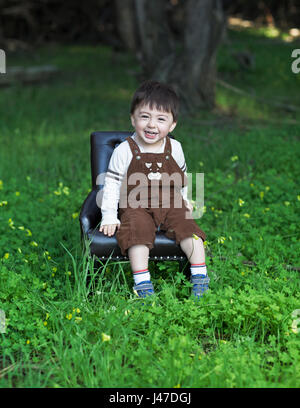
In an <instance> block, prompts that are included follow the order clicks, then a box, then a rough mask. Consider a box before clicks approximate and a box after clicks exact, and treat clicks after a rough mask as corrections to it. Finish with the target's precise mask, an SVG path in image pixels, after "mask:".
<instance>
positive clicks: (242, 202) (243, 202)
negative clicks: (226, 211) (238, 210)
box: [239, 198, 245, 207]
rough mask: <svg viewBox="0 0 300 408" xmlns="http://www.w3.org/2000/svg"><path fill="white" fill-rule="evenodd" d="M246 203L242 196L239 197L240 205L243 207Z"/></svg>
mask: <svg viewBox="0 0 300 408" xmlns="http://www.w3.org/2000/svg"><path fill="white" fill-rule="evenodd" d="M244 204H245V201H244V200H242V199H241V198H239V206H240V207H241V206H242V205H244Z"/></svg>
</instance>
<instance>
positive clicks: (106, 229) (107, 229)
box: [99, 224, 121, 237]
mask: <svg viewBox="0 0 300 408" xmlns="http://www.w3.org/2000/svg"><path fill="white" fill-rule="evenodd" d="M120 225H121V224H109V225H102V226H101V227H100V228H99V231H100V232H102V231H103V234H104V235H108V236H109V237H111V236H112V235H114V233H115V231H116V228H117V229H119V228H120Z"/></svg>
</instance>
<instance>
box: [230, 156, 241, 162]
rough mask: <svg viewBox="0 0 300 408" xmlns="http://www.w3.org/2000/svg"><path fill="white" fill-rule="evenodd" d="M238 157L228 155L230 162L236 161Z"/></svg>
mask: <svg viewBox="0 0 300 408" xmlns="http://www.w3.org/2000/svg"><path fill="white" fill-rule="evenodd" d="M238 159H239V157H238V156H232V157H230V160H231V161H232V162H235V161H237V160H238Z"/></svg>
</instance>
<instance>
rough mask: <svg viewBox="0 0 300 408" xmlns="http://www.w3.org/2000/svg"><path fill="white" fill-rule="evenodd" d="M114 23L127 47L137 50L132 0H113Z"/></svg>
mask: <svg viewBox="0 0 300 408" xmlns="http://www.w3.org/2000/svg"><path fill="white" fill-rule="evenodd" d="M114 6H115V12H116V24H117V29H118V31H119V34H120V37H121V39H122V41H123V43H124V45H125V47H126V48H127V49H129V50H130V51H133V52H135V51H137V34H136V23H135V10H134V0H115V4H114Z"/></svg>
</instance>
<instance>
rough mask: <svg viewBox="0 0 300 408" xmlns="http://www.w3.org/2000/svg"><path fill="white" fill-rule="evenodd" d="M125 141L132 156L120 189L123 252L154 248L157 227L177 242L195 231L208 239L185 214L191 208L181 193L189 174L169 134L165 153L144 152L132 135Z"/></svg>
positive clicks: (118, 237)
mask: <svg viewBox="0 0 300 408" xmlns="http://www.w3.org/2000/svg"><path fill="white" fill-rule="evenodd" d="M126 140H127V141H128V143H129V146H130V148H131V151H132V155H133V157H132V160H131V163H130V165H129V167H128V170H127V174H126V176H125V177H124V181H123V183H122V186H121V191H120V203H119V207H120V210H119V216H120V221H121V225H120V228H119V230H118V231H117V233H116V239H117V241H118V245H119V246H120V248H121V252H122V254H123V255H126V251H127V250H128V248H130V247H131V246H133V245H138V244H139V245H141V244H143V245H146V246H147V247H148V248H149V249H151V248H153V244H154V240H155V232H156V230H157V228H158V227H160V230H161V231H165V235H166V236H167V237H168V238H170V239H174V240H175V241H176V244H179V242H180V241H182V240H183V239H185V238H188V237H192V235H193V234H195V235H197V236H198V237H200V238H202V240H203V241H205V238H206V234H205V233H204V232H203V231H202V230H201V229H200V228H199V227H198V225H197V224H196V222H195V221H194V219H192V218H187V217H186V214H187V212H188V209H187V207H186V205H185V203H184V200H183V198H182V195H181V193H180V190H181V188H182V187H183V186H184V185H186V177H185V174H184V172H183V171H182V170H181V169H180V167H179V166H178V164H177V163H176V161H175V160H174V158H173V156H172V147H171V142H170V138H169V137H168V136H166V143H165V149H164V152H163V153H141V151H140V149H139V147H138V145H137V144H136V142H135V141H134V140H133V139H132V138H131V137H130V136H129V137H128V138H127V139H126ZM172 176H174V180H172ZM137 180H138V181H139V183H137ZM133 207H135V208H133ZM177 207H179V208H177Z"/></svg>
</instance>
